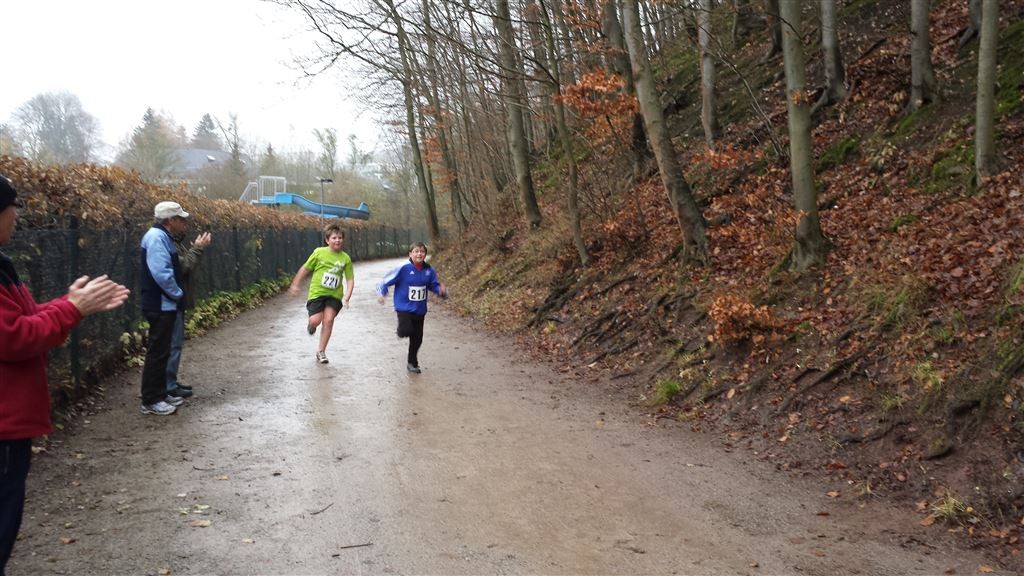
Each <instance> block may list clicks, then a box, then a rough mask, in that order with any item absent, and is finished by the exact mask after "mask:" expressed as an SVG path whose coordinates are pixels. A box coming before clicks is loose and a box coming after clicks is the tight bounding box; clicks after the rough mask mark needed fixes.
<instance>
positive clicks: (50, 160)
mask: <svg viewBox="0 0 1024 576" xmlns="http://www.w3.org/2000/svg"><path fill="white" fill-rule="evenodd" d="M13 121H14V122H13V124H14V125H15V129H16V133H17V135H18V139H19V140H20V142H21V145H22V148H23V149H24V150H23V151H24V153H25V155H26V156H28V157H29V158H31V159H33V160H35V161H36V162H41V163H44V164H67V163H71V162H90V161H92V160H94V159H95V156H94V155H95V152H96V147H97V146H98V145H99V137H98V136H97V132H98V130H99V123H98V122H97V121H96V118H95V117H93V116H92V115H91V114H89V113H88V112H86V111H85V109H84V108H82V102H81V100H79V99H78V96H75V95H74V94H72V93H70V92H47V93H45V94H38V95H36V96H33V97H32V98H31V99H30V100H29V101H28V102H25V103H24V104H22V105H21V106H20V107H18V109H17V110H15V111H14V114H13Z"/></svg>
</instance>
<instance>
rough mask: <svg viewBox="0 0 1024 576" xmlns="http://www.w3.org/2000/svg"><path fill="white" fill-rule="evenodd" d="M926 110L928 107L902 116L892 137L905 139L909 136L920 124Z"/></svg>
mask: <svg viewBox="0 0 1024 576" xmlns="http://www.w3.org/2000/svg"><path fill="white" fill-rule="evenodd" d="M927 110H928V106H922V107H920V108H918V109H917V110H914V111H913V112H911V113H910V114H907V115H906V116H904V117H903V118H902V119H901V120H900V122H899V124H897V125H896V130H895V131H894V132H893V135H894V136H896V137H897V138H906V137H907V136H910V134H911V133H912V132H913V131H914V130H916V129H917V127H918V126H919V125H920V124H921V120H922V119H923V118H924V116H925V114H926V113H927Z"/></svg>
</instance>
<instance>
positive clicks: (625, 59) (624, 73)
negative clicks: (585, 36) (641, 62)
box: [601, 0, 650, 219]
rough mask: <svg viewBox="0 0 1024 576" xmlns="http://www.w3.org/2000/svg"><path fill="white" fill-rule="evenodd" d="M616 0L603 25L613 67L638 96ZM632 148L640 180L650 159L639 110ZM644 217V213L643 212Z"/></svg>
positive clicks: (605, 10) (609, 1) (608, 1)
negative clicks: (609, 45)
mask: <svg viewBox="0 0 1024 576" xmlns="http://www.w3.org/2000/svg"><path fill="white" fill-rule="evenodd" d="M617 4H618V3H617V2H616V0H605V1H604V5H603V7H602V18H601V23H602V24H601V27H602V30H603V31H604V35H605V36H606V37H607V38H608V42H609V43H610V44H611V48H610V49H609V50H608V52H609V54H610V56H609V59H610V60H611V69H612V71H614V72H615V73H616V74H618V75H619V76H621V77H622V80H623V90H624V92H625V93H626V94H629V95H631V96H636V85H635V83H634V81H633V67H632V66H631V65H630V63H629V50H628V49H627V48H626V39H625V37H624V36H623V32H622V24H621V23H620V22H619V14H618V12H619V9H618V6H617ZM631 136H632V138H631V145H630V149H631V150H632V153H633V166H632V168H633V169H632V172H633V173H632V181H633V182H637V181H639V180H640V175H641V173H642V172H643V169H644V165H645V164H646V163H647V161H648V160H649V159H650V153H649V151H648V147H647V133H646V132H645V131H644V117H643V115H642V114H640V112H639V111H637V112H635V113H634V114H633V130H632V135H631ZM641 219H642V213H641Z"/></svg>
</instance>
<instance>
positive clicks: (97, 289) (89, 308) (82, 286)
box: [68, 274, 130, 316]
mask: <svg viewBox="0 0 1024 576" xmlns="http://www.w3.org/2000/svg"><path fill="white" fill-rule="evenodd" d="M129 292H130V291H129V290H128V289H127V288H125V287H124V286H122V285H120V284H118V283H117V282H114V281H113V280H111V279H110V278H108V277H107V275H106V274H104V275H103V276H99V277H96V278H92V279H90V278H89V277H88V276H82V277H81V278H79V279H78V280H75V281H74V282H73V283H72V284H71V286H70V287H69V288H68V301H69V302H71V303H72V304H74V305H75V308H78V311H79V312H81V313H82V316H89V315H90V314H95V313H97V312H106V311H107V310H113V309H114V308H117V307H118V306H120V305H122V304H124V301H125V300H127V299H128V293H129Z"/></svg>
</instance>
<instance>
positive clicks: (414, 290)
mask: <svg viewBox="0 0 1024 576" xmlns="http://www.w3.org/2000/svg"><path fill="white" fill-rule="evenodd" d="M426 299H427V287H426V286H409V302H423V301H424V300H426Z"/></svg>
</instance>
